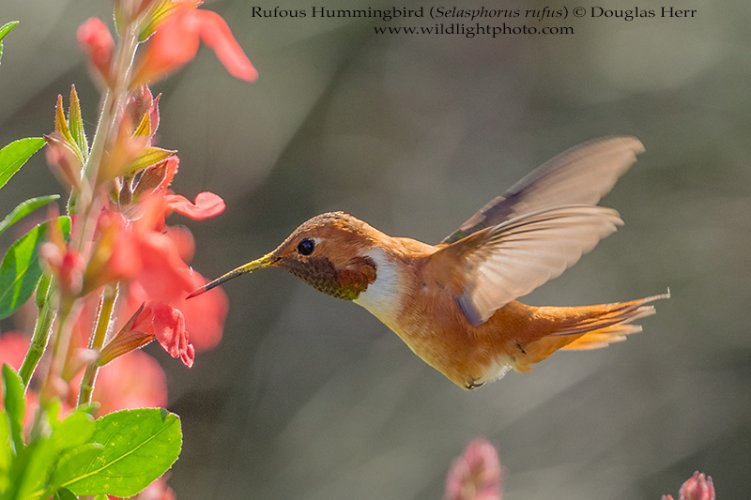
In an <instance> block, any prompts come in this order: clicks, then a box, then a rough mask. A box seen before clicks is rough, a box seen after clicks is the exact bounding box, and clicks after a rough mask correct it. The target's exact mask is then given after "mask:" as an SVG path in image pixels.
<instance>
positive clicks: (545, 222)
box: [191, 137, 669, 389]
mask: <svg viewBox="0 0 751 500" xmlns="http://www.w3.org/2000/svg"><path fill="white" fill-rule="evenodd" d="M643 151H644V148H643V146H642V144H641V142H639V140H638V139H636V138H633V137H609V138H602V139H597V140H593V141H590V142H587V143H584V144H581V145H579V146H577V147H574V148H572V149H570V150H568V151H566V152H565V153H563V154H561V155H559V156H556V157H555V158H553V159H552V160H550V161H548V162H547V163H545V164H544V165H542V166H541V167H539V168H538V169H536V170H534V171H533V172H532V173H530V174H529V175H527V176H526V177H525V178H524V179H522V180H521V181H519V182H518V183H517V184H515V185H514V186H513V187H512V188H511V189H510V190H509V191H508V192H506V193H505V194H504V195H503V196H499V197H497V198H495V199H493V200H491V201H490V203H488V204H487V205H486V206H484V207H483V208H482V209H480V210H479V211H478V212H477V213H476V214H474V215H473V216H472V217H470V218H469V219H468V220H467V221H466V222H465V223H464V224H462V226H461V227H459V229H458V230H456V231H454V232H453V233H451V234H450V235H449V236H448V237H446V238H445V239H444V240H443V241H442V242H441V243H439V244H437V245H429V244H427V243H422V242H420V241H417V240H414V239H411V238H401V237H393V236H389V235H387V234H385V233H382V232H381V231H379V230H377V229H375V228H373V227H371V226H370V225H368V224H367V223H365V222H363V221H361V220H359V219H357V218H355V217H353V216H351V215H348V214H345V213H342V212H332V213H325V214H322V215H318V216H316V217H313V218H312V219H310V220H308V221H306V222H304V223H303V224H302V225H301V226H300V227H298V228H297V229H295V230H294V231H293V232H292V234H291V235H289V237H287V239H286V240H284V242H282V244H281V245H279V247H277V248H276V250H274V251H272V252H271V253H268V254H266V255H264V256H263V257H261V258H260V259H257V260H254V261H252V262H249V263H248V264H245V265H242V266H240V267H238V268H236V269H234V270H233V271H230V272H229V273H227V274H225V275H224V276H222V277H220V278H218V279H216V280H214V281H212V282H210V283H208V284H206V285H205V286H203V287H202V288H200V289H198V290H196V291H195V292H193V293H192V294H191V297H192V296H195V295H198V294H200V293H203V292H205V291H207V290H210V289H211V288H213V287H215V286H217V285H219V284H221V283H224V282H225V281H227V280H230V279H232V278H235V277H237V276H240V275H241V274H246V273H250V272H252V271H255V270H257V269H262V268H265V267H280V268H283V269H286V270H287V271H289V272H291V273H292V274H294V275H295V276H298V277H300V278H302V279H303V280H305V281H306V282H308V284H310V285H312V286H313V287H314V288H316V289H318V290H320V291H322V292H324V293H327V294H329V295H333V296H334V297H338V298H340V299H346V300H351V301H353V302H355V303H356V304H359V305H360V306H362V307H364V308H365V309H367V310H368V311H370V312H371V313H372V314H373V315H374V316H375V317H377V318H378V319H379V320H380V321H382V322H383V323H384V324H385V325H386V326H387V327H388V328H390V329H391V330H393V331H394V332H395V333H396V334H397V335H398V336H399V338H401V339H402V340H403V341H404V343H405V344H407V346H409V348H410V349H412V351H413V352H414V353H415V354H417V355H418V356H419V357H421V358H422V359H423V360H424V361H425V362H426V363H428V364H429V365H430V366H432V367H433V368H435V369H436V370H438V371H439V372H441V373H443V374H444V375H445V376H446V377H448V378H449V379H450V380H451V381H452V382H454V383H455V384H456V385H458V386H459V387H461V388H464V389H474V388H476V387H479V386H481V385H482V384H484V383H485V382H488V381H492V380H494V379H498V378H500V377H502V376H503V375H504V374H505V373H506V372H507V371H508V370H509V369H510V368H513V369H515V370H517V371H520V372H523V371H528V370H530V368H531V365H532V364H534V363H537V362H539V361H542V360H543V359H545V358H547V357H548V356H550V355H551V354H552V353H554V352H555V351H557V350H558V349H568V350H586V349H596V348H600V347H605V346H606V345H608V344H611V343H613V342H619V341H622V340H625V336H626V335H628V334H630V333H635V332H639V331H641V327H639V326H637V325H634V324H631V322H632V321H634V320H636V319H638V318H642V317H644V316H649V315H651V314H654V312H655V310H654V307H653V306H651V305H649V303H650V302H653V301H655V300H657V299H663V298H668V297H669V293H666V294H663V295H655V296H652V297H647V298H643V299H637V300H632V301H628V302H618V303H611V304H599V305H591V306H580V307H535V306H530V305H526V304H523V303H521V302H518V301H517V300H516V299H518V298H519V297H522V296H524V295H527V294H528V293H530V292H531V291H532V290H534V289H535V288H537V287H538V286H540V285H542V284H543V283H545V282H547V281H548V280H550V279H552V278H555V277H557V276H558V275H560V274H561V273H562V272H563V271H564V270H566V269H567V268H568V267H570V266H572V265H573V264H574V263H576V261H578V260H579V258H580V257H581V255H582V254H583V253H585V252H588V251H590V250H592V249H593V248H594V247H595V245H596V244H597V243H598V241H599V240H600V239H602V238H604V237H605V236H608V235H609V234H611V233H613V232H614V231H615V230H616V227H617V226H620V225H621V224H623V222H622V221H621V218H620V217H619V215H618V212H616V211H615V210H613V209H610V208H604V207H600V206H597V203H598V202H599V200H600V198H601V197H602V196H604V195H605V194H606V193H607V192H608V191H610V189H611V188H612V187H613V185H614V184H615V182H616V180H617V179H618V177H620V176H621V175H622V174H623V173H624V172H625V171H626V170H628V168H629V167H630V166H631V165H632V164H633V163H634V162H635V161H636V155H637V154H639V153H641V152H643Z"/></svg>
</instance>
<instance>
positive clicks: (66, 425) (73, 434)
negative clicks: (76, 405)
mask: <svg viewBox="0 0 751 500" xmlns="http://www.w3.org/2000/svg"><path fill="white" fill-rule="evenodd" d="M95 430H96V423H95V422H94V417H92V416H91V415H89V414H88V413H86V412H83V411H80V410H76V411H74V412H73V413H71V414H70V415H68V416H67V417H66V418H65V419H64V420H63V421H62V422H60V423H58V424H57V425H55V426H54V428H53V429H52V435H51V436H50V440H51V441H52V444H53V446H55V448H57V449H58V450H65V449H68V448H74V447H76V446H80V445H82V444H85V443H87V442H88V441H89V439H91V436H93V435H94V431H95Z"/></svg>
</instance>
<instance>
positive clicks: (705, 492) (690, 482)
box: [662, 471, 715, 500]
mask: <svg viewBox="0 0 751 500" xmlns="http://www.w3.org/2000/svg"><path fill="white" fill-rule="evenodd" d="M678 494H679V499H680V500H715V491H714V484H713V483H712V477H711V476H707V475H705V474H702V473H701V472H699V471H696V472H694V474H693V475H692V476H691V477H690V478H688V479H687V480H686V481H685V482H684V483H683V485H681V489H680V490H679V492H678ZM662 499H663V500H673V495H663V496H662Z"/></svg>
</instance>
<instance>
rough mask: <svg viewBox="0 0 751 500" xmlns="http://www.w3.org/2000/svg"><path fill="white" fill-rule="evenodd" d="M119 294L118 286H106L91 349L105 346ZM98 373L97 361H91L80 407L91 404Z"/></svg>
mask: <svg viewBox="0 0 751 500" xmlns="http://www.w3.org/2000/svg"><path fill="white" fill-rule="evenodd" d="M117 293H118V286H117V285H116V284H115V285H113V286H106V287H105V288H104V290H103V291H102V300H101V303H100V305H99V316H98V317H97V320H96V326H95V327H94V333H93V334H92V336H91V339H90V340H89V349H93V350H95V351H99V350H101V348H102V346H103V345H104V340H105V339H106V337H107V331H108V330H109V326H110V322H111V320H112V313H113V312H114V310H115V303H116V302H117ZM98 371H99V366H98V365H97V363H96V360H94V361H91V362H90V363H89V365H88V366H87V367H86V371H85V372H84V374H83V379H81V389H80V391H79V393H78V405H79V406H80V405H83V404H88V403H90V402H91V395H92V393H93V392H94V383H95V382H96V375H97V372H98Z"/></svg>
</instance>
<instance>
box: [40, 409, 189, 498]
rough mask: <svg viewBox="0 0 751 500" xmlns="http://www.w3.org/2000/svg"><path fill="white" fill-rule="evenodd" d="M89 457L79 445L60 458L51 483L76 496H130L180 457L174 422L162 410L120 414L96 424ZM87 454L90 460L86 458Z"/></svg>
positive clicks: (176, 419)
mask: <svg viewBox="0 0 751 500" xmlns="http://www.w3.org/2000/svg"><path fill="white" fill-rule="evenodd" d="M92 441H93V442H94V443H100V444H102V445H103V448H102V449H101V450H98V451H97V452H96V453H94V452H93V451H91V450H92V448H91V447H89V446H88V445H85V448H84V447H82V448H81V451H80V452H77V455H76V456H66V457H65V458H66V459H65V463H63V461H62V460H61V463H60V466H59V467H58V469H57V471H56V472H55V475H54V481H53V482H54V484H56V485H59V486H60V487H64V488H68V489H69V490H70V491H72V492H73V493H75V494H76V495H79V496H80V495H98V494H105V493H106V494H110V495H115V496H119V497H130V496H133V495H135V494H137V493H138V492H140V491H141V490H143V489H144V488H145V487H146V486H148V485H149V484H150V483H151V482H152V481H153V480H155V479H157V478H158V477H160V476H161V475H162V474H164V473H165V472H167V470H169V468H170V467H172V464H174V463H175V460H177V457H178V456H179V455H180V449H181V447H182V431H181V430H180V418H179V417H178V416H177V415H175V414H174V413H169V412H168V411H167V410H164V409H162V408H139V409H136V410H122V411H118V412H114V413H110V414H109V415H105V416H104V417H101V418H99V419H97V421H96V431H95V432H94V436H93V438H92ZM89 454H91V455H89Z"/></svg>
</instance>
